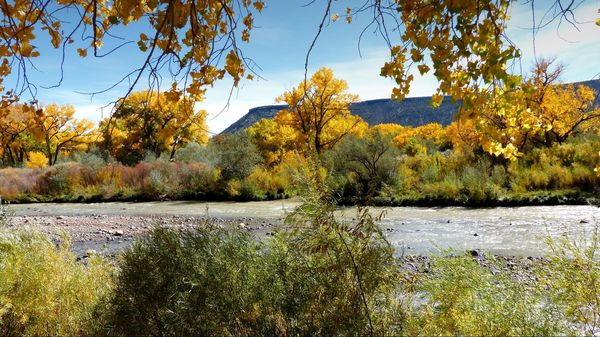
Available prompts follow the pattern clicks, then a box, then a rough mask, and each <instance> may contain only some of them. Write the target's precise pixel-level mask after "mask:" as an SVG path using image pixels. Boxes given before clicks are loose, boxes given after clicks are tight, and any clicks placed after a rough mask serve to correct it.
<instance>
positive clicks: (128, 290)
mask: <svg viewBox="0 0 600 337" xmlns="http://www.w3.org/2000/svg"><path fill="white" fill-rule="evenodd" d="M304 212H305V213H304V214H310V213H312V215H313V216H318V215H319V214H323V213H322V212H321V211H320V210H315V209H314V208H312V209H311V208H308V209H304ZM363 214H366V213H363ZM327 219H328V218H327V217H324V218H321V220H323V221H324V222H322V223H321V225H322V226H313V227H310V229H308V230H303V232H302V233H299V232H295V233H294V231H292V232H287V233H283V232H282V233H279V234H278V235H276V236H275V237H273V238H271V239H269V240H267V241H266V242H261V241H257V240H256V239H255V238H253V237H252V236H251V235H250V234H249V233H248V232H246V231H244V230H233V229H229V230H208V229H198V230H193V231H186V232H178V231H175V230H170V229H165V228H156V229H154V230H152V231H151V232H150V233H149V234H148V236H146V237H144V238H142V239H140V241H138V242H137V243H135V244H134V246H133V247H132V248H131V249H129V250H128V251H126V252H125V253H124V254H123V255H122V256H121V257H120V258H118V259H117V260H116V261H117V263H118V266H119V268H118V269H116V270H115V269H113V268H112V267H111V266H110V265H108V264H107V263H106V262H105V261H104V260H102V259H100V258H99V257H93V258H91V259H88V260H86V262H85V263H82V262H76V261H75V259H74V256H73V255H72V254H71V253H70V252H69V251H68V250H67V247H66V246H65V245H61V246H58V247H56V246H55V245H54V244H53V243H52V242H51V241H50V240H49V239H48V237H47V236H45V235H44V234H40V233H36V232H31V231H16V232H15V231H13V232H10V233H9V232H7V231H3V232H2V235H1V236H0V265H1V266H2V268H0V332H2V333H3V334H5V335H31V336H40V335H65V336H66V335H68V336H75V335H90V334H91V335H112V336H125V335H127V336H129V335H156V336H170V335H180V334H185V333H190V334H194V335H197V334H201V335H206V336H223V335H227V336H275V335H277V336H304V335H311V336H329V335H375V336H379V335H398V336H402V335H408V336H413V335H427V336H445V335H486V336H522V335H593V334H594V333H595V331H597V327H598V324H600V320H598V317H600V316H599V314H600V307H598V303H599V302H600V298H598V293H599V292H598V289H597V287H598V284H597V280H598V277H599V273H600V261H599V260H598V253H599V252H600V248H599V245H598V240H597V234H594V235H592V236H591V239H589V240H588V241H587V242H585V243H584V242H583V241H581V242H573V241H569V240H566V239H565V240H558V241H555V242H551V243H550V247H551V248H552V253H551V255H550V259H545V260H537V259H536V260H533V261H529V260H527V259H523V260H525V261H527V262H526V263H524V264H523V263H520V262H518V261H517V260H516V259H515V260H513V259H508V260H503V261H501V260H496V259H494V258H493V257H487V258H484V257H483V253H481V252H478V253H474V254H473V256H471V254H469V255H465V254H462V253H457V252H445V253H444V254H441V255H439V256H436V257H432V258H429V259H428V260H425V262H423V263H422V264H420V265H419V264H418V263H415V264H413V263H407V262H403V263H401V264H400V265H397V264H396V262H395V260H394V259H393V257H392V256H391V254H392V253H393V251H391V250H390V247H389V245H388V244H387V243H385V241H381V240H380V239H377V235H375V236H369V235H367V236H365V234H368V233H369V232H370V230H368V229H367V228H365V227H362V228H361V227H360V226H359V227H358V228H356V227H355V228H354V229H349V228H346V229H345V228H344V226H343V225H341V224H337V225H336V224H335V223H332V222H329V220H327ZM296 224H298V225H299V226H301V227H298V229H299V228H306V227H305V226H306V225H309V224H310V222H300V223H296ZM363 224H364V226H366V227H368V226H367V225H366V224H367V223H363ZM371 234H375V233H373V232H371ZM369 237H370V238H369ZM513 261H514V262H513ZM359 276H360V277H359Z"/></svg>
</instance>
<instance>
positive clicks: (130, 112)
mask: <svg viewBox="0 0 600 337" xmlns="http://www.w3.org/2000/svg"><path fill="white" fill-rule="evenodd" d="M178 95H180V96H181V97H177V98H175V99H170V98H169V97H168V96H169V94H168V93H158V92H156V91H139V92H134V93H132V94H131V95H129V96H128V97H127V98H125V99H124V100H121V101H120V102H119V103H118V104H117V106H118V109H117V110H116V111H115V113H114V114H113V116H112V117H111V118H109V119H107V120H105V121H104V122H103V123H102V124H101V126H100V127H101V129H103V131H104V133H105V135H104V138H105V147H107V149H108V150H110V151H111V153H113V155H115V156H116V157H117V159H119V160H121V161H123V162H128V163H134V162H137V161H139V160H141V159H143V158H144V156H145V154H146V152H150V153H153V154H154V155H155V156H156V157H159V156H160V155H161V154H163V153H168V154H169V157H170V158H171V159H173V158H174V157H175V154H176V152H177V149H178V148H179V147H181V146H182V145H184V144H187V143H189V142H197V143H201V144H204V143H206V142H207V141H208V128H207V126H206V123H205V120H206V115H207V113H206V111H204V110H196V108H195V101H194V100H193V99H191V98H189V97H185V96H183V94H182V93H181V92H179V93H178Z"/></svg>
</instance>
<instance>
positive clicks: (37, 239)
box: [0, 229, 113, 336]
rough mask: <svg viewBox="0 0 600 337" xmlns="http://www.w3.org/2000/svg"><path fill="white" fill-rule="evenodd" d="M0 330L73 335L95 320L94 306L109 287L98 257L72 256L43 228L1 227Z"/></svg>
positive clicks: (108, 269)
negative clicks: (79, 259) (77, 258)
mask: <svg viewBox="0 0 600 337" xmlns="http://www.w3.org/2000/svg"><path fill="white" fill-rule="evenodd" d="M0 266H1V267H0V334H2V335H4V336H22V335H27V336H75V335H81V334H82V333H83V332H84V331H86V330H87V329H88V328H90V327H92V326H93V325H94V324H95V317H94V316H93V312H94V309H95V307H96V305H97V304H98V303H99V302H100V301H101V300H102V299H103V298H104V296H106V295H107V294H108V293H109V292H110V291H111V289H112V276H113V268H112V267H111V266H110V265H109V264H107V263H106V262H105V261H104V260H102V259H101V258H99V257H97V256H95V257H92V258H90V259H89V260H88V261H87V263H86V264H85V265H84V264H82V263H79V262H76V261H75V256H74V255H73V254H72V253H71V252H70V250H69V246H68V243H63V244H61V245H59V247H58V248H57V247H55V245H54V244H53V243H52V242H51V241H50V239H49V238H48V237H47V236H46V235H45V234H42V233H39V232H36V231H32V230H18V231H15V230H14V229H13V230H11V231H8V230H6V229H0Z"/></svg>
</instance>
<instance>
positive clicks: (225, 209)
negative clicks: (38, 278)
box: [10, 199, 600, 256]
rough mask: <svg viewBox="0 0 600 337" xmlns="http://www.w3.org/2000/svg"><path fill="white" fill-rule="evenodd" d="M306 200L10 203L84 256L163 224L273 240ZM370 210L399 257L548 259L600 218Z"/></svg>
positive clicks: (540, 211)
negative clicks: (476, 254) (553, 244)
mask: <svg viewBox="0 0 600 337" xmlns="http://www.w3.org/2000/svg"><path fill="white" fill-rule="evenodd" d="M300 203H301V201H300V200H299V199H285V200H276V201H260V202H194V201H163V202H144V203H124V202H112V203H94V204H52V203H47V204H28V205H25V204H23V205H11V206H10V209H11V210H12V211H13V213H14V218H13V220H14V221H15V222H14V223H15V224H16V225H18V226H23V225H29V226H35V227H37V228H40V229H41V230H42V231H44V232H46V233H58V232H65V233H67V234H69V235H71V237H72V238H73V239H72V240H73V241H74V245H75V246H76V247H82V248H81V249H80V250H81V251H85V247H89V248H90V249H94V250H98V249H102V247H103V246H104V245H105V244H106V245H108V246H110V247H112V246H115V245H116V246H119V245H121V244H124V243H126V242H128V240H130V238H134V237H136V236H138V235H142V234H143V233H145V232H146V231H147V230H149V228H152V227H153V226H154V225H157V224H158V225H165V226H170V227H174V228H188V227H193V226H196V225H210V224H213V225H220V226H224V227H228V226H230V227H235V226H238V225H239V224H244V227H245V228H248V229H249V230H251V231H254V232H256V233H257V234H258V235H259V236H266V235H267V233H269V232H273V231H274V230H275V229H278V228H280V227H281V226H282V224H283V220H284V219H285V217H286V216H287V214H289V213H290V212H292V210H293V209H294V208H295V207H296V206H298V205H300ZM370 211H371V213H372V214H373V215H374V216H377V217H378V216H379V215H381V214H383V217H381V220H380V221H379V222H378V225H379V226H380V228H381V229H382V231H383V232H384V234H385V235H386V237H387V239H388V241H390V243H391V244H392V245H394V247H396V250H397V251H398V255H402V254H405V255H431V254H432V253H435V252H436V251H439V250H440V249H442V250H443V249H447V248H451V249H455V250H457V251H469V250H486V251H490V252H491V253H493V254H497V255H503V256H515V255H518V256H543V255H545V254H547V253H548V250H547V245H546V244H545V239H546V238H548V237H551V238H555V239H556V238H560V237H563V236H564V235H571V236H573V237H580V236H584V235H585V234H586V233H589V232H590V231H592V230H593V228H594V226H597V225H598V221H599V219H600V209H599V208H598V207H595V206H566V205H563V206H526V207H500V208H464V207H435V208H423V207H371V208H370ZM356 212H357V209H356V208H355V207H341V208H339V209H338V210H337V211H336V212H335V214H336V217H338V218H339V219H340V220H342V221H345V222H352V221H354V219H355V218H356ZM110 231H113V232H115V231H122V234H120V233H119V234H117V235H113V234H114V233H110ZM53 235H55V237H57V235H56V234H53ZM107 238H108V239H107ZM113 239H114V240H113ZM119 241H123V242H119Z"/></svg>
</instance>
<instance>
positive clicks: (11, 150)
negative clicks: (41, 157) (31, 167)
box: [0, 104, 35, 165]
mask: <svg viewBox="0 0 600 337" xmlns="http://www.w3.org/2000/svg"><path fill="white" fill-rule="evenodd" d="M34 114H35V108H34V107H33V106H32V105H28V104H14V105H8V104H7V105H4V106H1V105H0V158H1V159H2V162H3V163H4V164H5V165H16V164H18V163H23V161H24V160H25V159H26V157H27V152H28V151H29V147H30V146H31V143H32V137H31V126H32V123H33V119H34Z"/></svg>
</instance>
